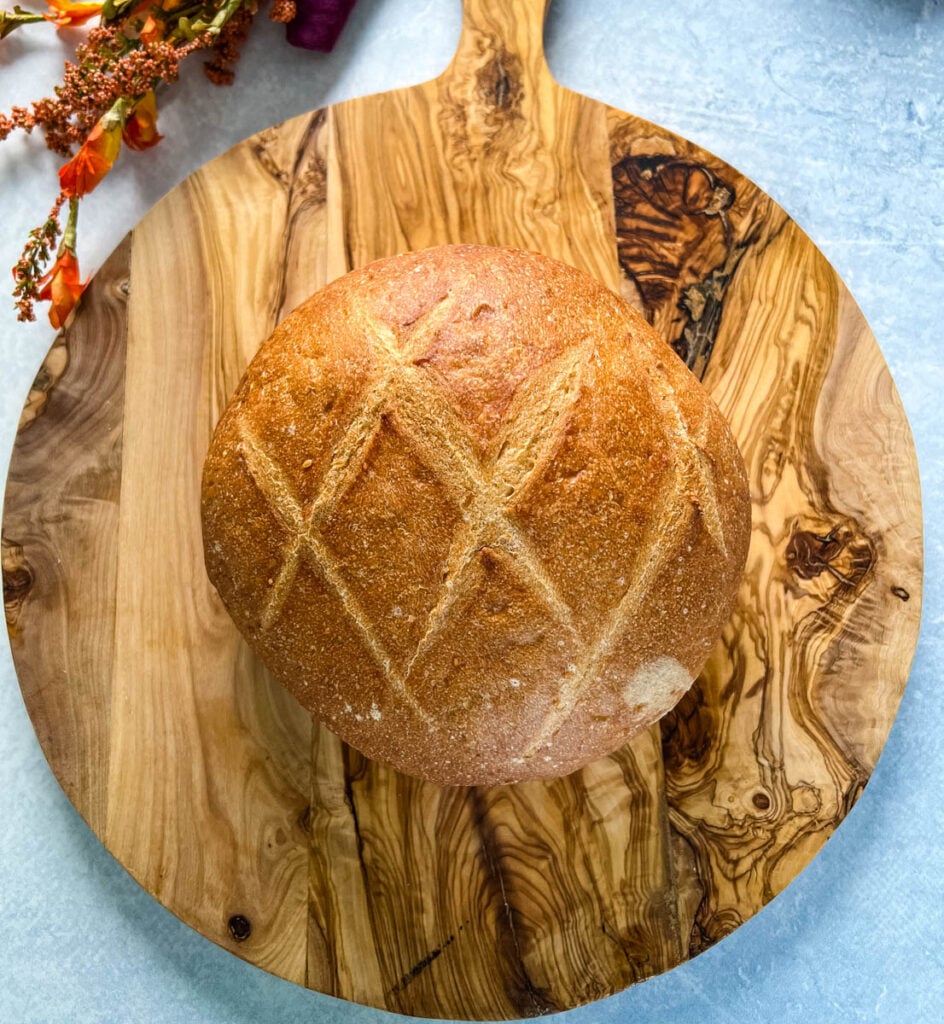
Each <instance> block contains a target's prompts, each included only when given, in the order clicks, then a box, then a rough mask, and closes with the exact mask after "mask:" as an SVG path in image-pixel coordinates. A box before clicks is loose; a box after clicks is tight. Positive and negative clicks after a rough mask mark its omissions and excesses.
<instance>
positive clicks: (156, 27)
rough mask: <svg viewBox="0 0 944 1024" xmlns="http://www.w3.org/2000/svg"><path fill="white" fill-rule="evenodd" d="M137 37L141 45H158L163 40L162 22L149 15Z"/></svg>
mask: <svg viewBox="0 0 944 1024" xmlns="http://www.w3.org/2000/svg"><path fill="white" fill-rule="evenodd" d="M139 35H140V38H141V42H142V43H159V42H160V41H161V40H162V39H163V38H164V22H163V21H160V20H159V19H158V18H155V17H154V15H153V14H149V15H148V16H147V18H146V20H145V22H144V24H143V25H142V26H141V31H140V33H139Z"/></svg>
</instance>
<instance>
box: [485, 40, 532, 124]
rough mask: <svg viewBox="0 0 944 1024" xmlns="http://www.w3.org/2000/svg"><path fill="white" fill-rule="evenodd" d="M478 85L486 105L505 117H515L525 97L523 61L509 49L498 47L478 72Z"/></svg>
mask: <svg viewBox="0 0 944 1024" xmlns="http://www.w3.org/2000/svg"><path fill="white" fill-rule="evenodd" d="M476 87H477V91H478V94H479V96H480V97H481V99H482V102H483V103H484V104H485V105H486V106H488V107H492V108H494V110H495V111H497V112H498V113H500V114H501V115H502V117H503V118H505V117H509V116H511V117H514V116H515V115H516V114H517V113H518V112H519V108H520V106H521V101H522V99H523V98H524V87H523V85H522V82H521V61H520V60H519V59H518V58H517V57H516V56H514V54H511V53H508V51H507V50H503V49H501V48H500V47H498V48H496V50H495V53H494V55H493V57H492V59H491V60H490V61H489V62H488V63H487V64H485V65H484V66H483V67H481V68H480V69H479V70H478V72H477V73H476Z"/></svg>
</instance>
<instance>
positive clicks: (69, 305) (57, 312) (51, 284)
mask: <svg viewBox="0 0 944 1024" xmlns="http://www.w3.org/2000/svg"><path fill="white" fill-rule="evenodd" d="M39 284H40V286H41V287H40V291H39V298H40V299H42V300H43V301H44V302H51V303H52V305H51V306H50V308H49V322H50V323H51V324H52V325H53V327H55V328H56V330H59V329H60V328H61V327H62V326H63V325H64V324H65V322H66V321H67V320H68V319H69V316H70V314H71V313H72V311H73V310H74V309H75V307H76V306H77V305H78V302H79V298H80V296H81V295H82V292H84V291H85V285H84V284H82V283H81V282H80V281H79V261H78V259H76V255H75V253H74V252H72V251H71V250H70V249H66V250H65V251H64V252H63V253H62V255H61V256H59V258H58V259H57V260H56V262H55V263H54V264H53V266H52V269H51V270H50V271H49V273H48V274H46V275H45V277H43V279H42V280H41V281H40V282H39Z"/></svg>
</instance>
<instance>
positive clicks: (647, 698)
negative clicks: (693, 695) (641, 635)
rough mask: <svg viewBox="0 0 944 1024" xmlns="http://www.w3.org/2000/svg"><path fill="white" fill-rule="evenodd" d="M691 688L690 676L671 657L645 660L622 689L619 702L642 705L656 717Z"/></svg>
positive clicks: (636, 705)
mask: <svg viewBox="0 0 944 1024" xmlns="http://www.w3.org/2000/svg"><path fill="white" fill-rule="evenodd" d="M691 685H692V674H691V673H690V672H689V671H688V669H687V668H686V667H685V666H684V665H682V664H681V663H680V662H678V661H676V660H675V658H669V657H667V656H666V657H661V658H656V659H655V660H654V661H648V662H646V664H645V665H642V666H640V668H638V669H636V671H635V672H634V673H633V676H632V678H631V679H630V680H629V682H628V683H627V684H626V685H625V686H624V687H623V700H624V701H625V702H626V703H627V704H628V705H629V706H630V707H631V708H634V707H638V706H639V705H643V706H644V707H646V708H647V709H648V710H650V711H657V712H658V713H659V714H662V713H664V712H665V711H668V710H669V708H671V707H672V706H673V705H674V704H675V702H676V701H677V700H678V699H679V697H680V696H681V695H682V694H683V693H684V692H685V691H686V690H687V689H688V688H689V686H691Z"/></svg>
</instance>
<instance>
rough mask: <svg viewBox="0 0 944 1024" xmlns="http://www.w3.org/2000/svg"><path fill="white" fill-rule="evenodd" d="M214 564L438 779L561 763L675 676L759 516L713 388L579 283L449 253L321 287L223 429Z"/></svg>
mask: <svg viewBox="0 0 944 1024" xmlns="http://www.w3.org/2000/svg"><path fill="white" fill-rule="evenodd" d="M202 512H203V531H204V546H205V555H206V565H207V570H208V572H209V576H210V579H211V580H212V582H213V584H214V585H215V586H216V588H217V590H218V591H219V594H220V596H221V597H222V599H223V602H224V603H225V605H226V607H227V609H228V610H229V612H230V614H231V616H232V618H233V619H234V620H235V622H236V625H237V626H238V627H239V629H240V631H241V632H242V633H243V634H244V636H245V637H246V639H247V640H248V642H249V644H250V645H251V646H252V648H253V649H254V650H255V651H256V652H257V654H258V655H259V657H260V658H261V659H262V661H263V662H264V663H265V664H266V665H267V666H268V667H269V669H270V670H271V671H272V672H273V673H274V675H275V676H276V677H277V678H278V679H279V680H280V681H281V682H282V683H283V684H284V685H285V686H286V687H288V689H289V690H290V691H291V692H292V693H293V694H294V695H295V696H296V697H297V699H298V700H299V701H300V702H301V703H302V704H303V705H304V706H305V707H306V708H308V709H310V710H311V711H312V712H313V713H314V715H316V716H317V717H318V718H319V719H320V720H321V721H323V722H324V723H326V724H327V726H328V727H329V728H330V729H332V730H333V731H334V732H335V733H336V734H337V735H338V736H340V737H341V738H342V739H344V740H346V741H347V742H348V743H350V744H352V745H353V746H354V747H356V748H357V749H358V750H360V751H361V752H362V753H364V754H365V755H367V756H368V757H371V758H375V759H377V760H380V761H383V762H386V763H388V764H391V765H393V766H394V767H396V768H398V769H400V770H402V771H404V772H408V773H410V774H412V775H416V776H419V777H421V778H423V779H427V780H429V781H432V782H436V783H440V784H457V785H485V784H492V783H499V782H510V781H517V780H523V779H534V778H541V777H549V776H559V775H564V774H566V773H569V772H571V771H573V770H575V769H576V768H578V767H580V766H582V765H583V764H585V763H587V762H588V761H590V760H592V759H594V758H597V757H600V756H602V755H605V754H608V753H610V752H612V751H613V750H615V749H616V748H618V747H620V746H621V745H622V744H624V743H625V742H626V741H627V740H628V739H630V738H631V737H632V736H633V735H634V734H635V733H637V732H639V731H640V730H642V729H645V728H646V727H647V726H649V725H650V724H651V723H653V722H654V721H656V720H657V719H658V718H659V717H660V716H662V715H664V714H665V713H666V712H667V711H668V710H669V709H670V708H672V706H673V705H674V704H675V703H676V702H677V701H678V699H679V698H680V697H681V696H682V694H683V693H684V692H685V691H686V690H687V689H688V687H689V686H690V684H691V681H692V679H693V678H694V677H695V676H696V675H697V673H698V672H699V670H700V669H701V666H702V664H703V663H704V661H705V659H706V657H707V655H708V653H709V652H710V650H711V648H712V646H713V645H714V643H715V642H716V640H717V639H718V636H719V634H720V632H721V629H722V626H723V625H724V623H725V621H726V619H727V618H728V616H729V614H730V612H731V609H732V605H733V601H734V597H735V592H736V590H737V587H738V583H739V580H740V577H741V573H742V570H743V567H744V562H745V558H746V553H747V545H748V537H749V531H750V505H749V501H748V493H747V483H746V475H745V472H744V465H743V461H742V459H741V456H740V454H739V452H738V449H737V447H736V445H735V442H734V440H733V438H732V435H731V432H730V430H729V429H728V426H727V424H726V423H725V420H724V418H723V417H722V415H721V413H720V412H719V410H718V408H717V407H716V406H715V404H714V403H713V402H712V400H711V398H710V397H709V395H708V393H707V391H706V390H705V389H704V388H703V387H702V385H701V384H700V383H699V382H698V381H697V380H696V379H695V378H694V377H693V376H692V375H691V374H690V373H689V371H688V370H687V369H686V368H685V366H684V365H683V364H682V362H681V361H680V360H679V359H678V357H677V356H676V355H675V354H674V353H673V352H672V351H671V349H670V348H669V347H668V346H667V345H666V344H665V342H663V341H662V340H661V339H660V338H659V336H658V335H657V334H656V333H655V332H654V330H653V329H652V328H651V327H650V326H649V324H647V323H646V321H645V320H644V319H643V318H642V317H641V316H640V315H639V314H638V313H636V312H635V310H633V309H632V307H630V306H629V305H628V304H627V303H626V302H624V301H623V300H622V299H621V298H619V297H618V296H616V295H614V294H613V293H612V292H611V291H609V290H608V289H607V288H605V287H603V286H602V285H600V284H599V283H598V282H597V281H596V280H594V279H593V278H591V277H590V276H589V275H587V274H585V273H583V272H581V271H578V270H575V269H574V268H573V267H570V266H566V265H564V264H562V263H559V262H557V261H555V260H551V259H547V258H545V257H543V256H539V255H536V254H534V253H526V252H521V251H518V250H515V249H497V248H492V247H488V246H475V245H461V246H441V247H438V248H434V249H428V250H425V251H422V252H414V253H408V254H405V255H401V256H395V257H392V258H390V259H384V260H380V261H378V262H376V263H373V264H371V265H370V266H367V267H364V268H363V269H361V270H357V271H354V272H353V273H351V274H348V275H346V276H345V277H342V278H341V279H339V280H337V281H334V282H333V283H332V284H330V285H328V286H327V287H326V288H324V289H322V290H321V291H319V292H318V293H317V294H316V295H314V296H313V297H312V298H311V299H309V300H308V301H307V302H305V303H304V304H303V305H302V306H300V307H299V308H298V309H297V310H296V311H295V312H294V313H292V315H291V316H289V317H288V318H287V319H286V320H285V321H284V322H283V323H282V324H281V326H280V327H278V329H277V330H276V331H275V332H274V334H273V335H272V337H271V338H270V339H269V340H268V341H267V342H265V344H264V345H263V346H262V348H261V349H260V351H259V353H258V354H257V355H256V357H255V359H254V360H253V361H252V363H251V365H250V366H249V368H248V370H247V371H246V374H245V376H244V377H243V379H242V381H241V383H240V384H239V387H238V389H237V391H236V394H235V395H234V397H233V399H232V401H231V402H230V404H229V406H228V407H227V409H226V410H225V412H224V413H223V416H222V418H221V419H220V422H219V424H218V426H217V429H216V432H215V434H214V436H213V440H212V443H211V445H210V449H209V453H208V455H207V458H206V464H205V469H204V477H203V508H202Z"/></svg>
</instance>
